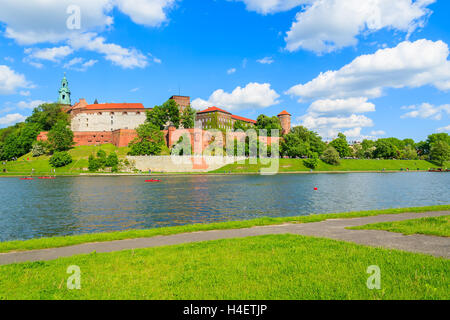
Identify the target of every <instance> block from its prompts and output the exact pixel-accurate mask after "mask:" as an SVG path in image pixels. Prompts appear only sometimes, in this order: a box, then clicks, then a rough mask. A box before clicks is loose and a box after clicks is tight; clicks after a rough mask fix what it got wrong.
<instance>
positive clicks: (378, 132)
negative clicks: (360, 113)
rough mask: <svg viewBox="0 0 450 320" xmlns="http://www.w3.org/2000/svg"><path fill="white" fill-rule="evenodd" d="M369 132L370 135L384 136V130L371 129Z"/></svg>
mask: <svg viewBox="0 0 450 320" xmlns="http://www.w3.org/2000/svg"><path fill="white" fill-rule="evenodd" d="M370 134H371V135H372V136H384V135H385V134H386V132H385V131H383V130H378V131H371V132H370Z"/></svg>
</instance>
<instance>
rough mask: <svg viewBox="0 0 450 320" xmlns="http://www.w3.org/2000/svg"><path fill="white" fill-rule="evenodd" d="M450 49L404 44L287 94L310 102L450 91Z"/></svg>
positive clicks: (441, 44)
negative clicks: (395, 91)
mask: <svg viewBox="0 0 450 320" xmlns="http://www.w3.org/2000/svg"><path fill="white" fill-rule="evenodd" d="M448 55H449V49H448V46H447V44H446V43H444V42H442V41H436V42H433V41H430V40H424V39H422V40H417V41H415V42H409V41H404V42H401V43H400V44H398V45H397V46H396V47H395V48H388V49H380V50H378V51H377V52H375V53H374V54H368V55H362V56H359V57H357V58H356V59H355V60H353V61H352V62H351V63H349V64H348V65H346V66H344V67H342V68H341V69H339V70H337V71H327V72H325V73H320V74H319V76H318V77H317V78H315V79H313V80H311V81H309V82H308V83H305V84H299V85H296V86H294V87H292V88H290V89H289V90H288V91H287V93H288V94H291V95H295V96H299V97H301V99H303V98H311V99H325V98H328V99H336V98H346V97H379V96H381V95H382V93H383V89H384V88H403V87H411V88H415V87H421V86H424V85H433V86H435V87H436V88H438V89H440V90H448V89H450V62H449V61H448V60H447V57H448Z"/></svg>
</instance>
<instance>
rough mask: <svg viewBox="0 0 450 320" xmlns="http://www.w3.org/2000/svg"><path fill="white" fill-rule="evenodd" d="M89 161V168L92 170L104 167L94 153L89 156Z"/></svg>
mask: <svg viewBox="0 0 450 320" xmlns="http://www.w3.org/2000/svg"><path fill="white" fill-rule="evenodd" d="M88 163H89V164H88V169H89V171H91V172H95V171H97V170H98V169H100V168H101V167H102V164H101V161H100V159H99V158H96V157H94V155H92V154H91V155H90V156H89V160H88Z"/></svg>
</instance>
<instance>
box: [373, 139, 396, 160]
mask: <svg viewBox="0 0 450 320" xmlns="http://www.w3.org/2000/svg"><path fill="white" fill-rule="evenodd" d="M375 148H376V149H375V150H374V152H373V156H374V158H381V159H394V158H397V156H398V154H399V150H398V148H397V146H396V145H395V144H394V142H393V140H392V139H378V140H377V141H376V142H375Z"/></svg>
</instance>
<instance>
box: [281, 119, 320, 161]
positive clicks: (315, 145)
mask: <svg viewBox="0 0 450 320" xmlns="http://www.w3.org/2000/svg"><path fill="white" fill-rule="evenodd" d="M325 147H326V145H325V143H324V142H323V141H322V139H321V138H320V136H319V135H318V134H317V133H316V132H313V131H309V130H308V129H307V128H305V127H303V126H298V127H294V128H293V129H292V130H291V132H290V133H288V134H286V135H285V136H284V140H283V141H282V142H281V153H282V154H283V155H285V156H289V157H291V158H298V157H307V156H312V155H313V154H318V155H319V156H320V155H321V154H322V153H323V151H324V150H325Z"/></svg>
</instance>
